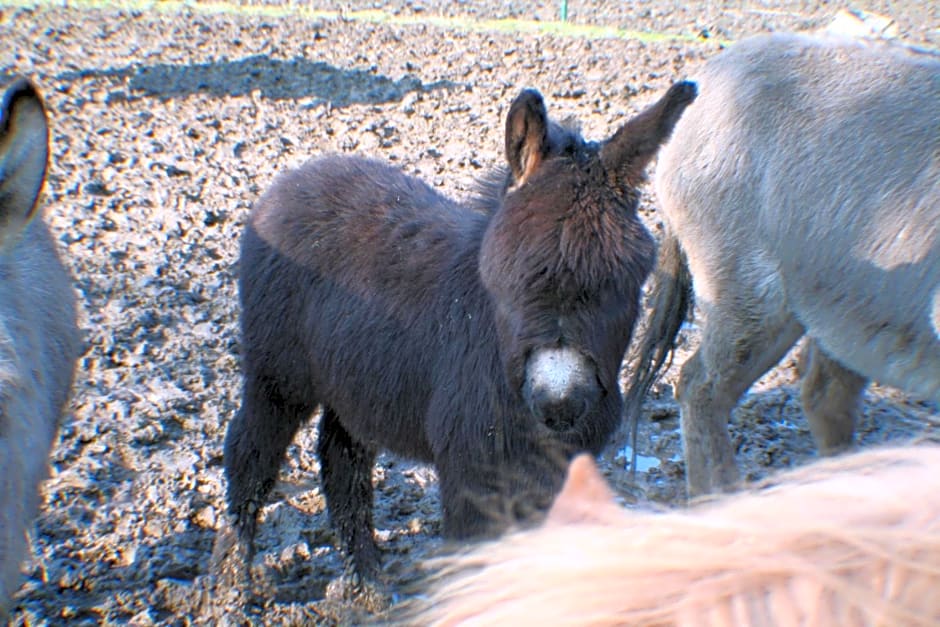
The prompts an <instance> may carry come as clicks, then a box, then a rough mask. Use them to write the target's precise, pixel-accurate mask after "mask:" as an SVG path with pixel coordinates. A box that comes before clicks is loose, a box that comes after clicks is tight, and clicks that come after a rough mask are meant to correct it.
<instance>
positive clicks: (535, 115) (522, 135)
mask: <svg viewBox="0 0 940 627" xmlns="http://www.w3.org/2000/svg"><path fill="white" fill-rule="evenodd" d="M547 153H548V114H547V113H546V111H545V103H544V102H543V101H542V95H541V94H540V93H539V92H537V91H535V90H534V89H524V90H523V91H522V93H520V94H519V95H518V96H516V99H515V100H513V102H512V106H510V107H509V115H508V116H507V117H506V161H508V162H509V168H510V170H511V171H512V178H513V181H514V183H515V184H516V185H521V184H522V183H524V182H525V180H526V179H527V178H528V177H529V176H530V175H531V174H532V173H533V172H535V170H536V169H537V168H538V167H539V164H540V163H541V162H542V159H543V158H544V157H545V155H546V154H547Z"/></svg>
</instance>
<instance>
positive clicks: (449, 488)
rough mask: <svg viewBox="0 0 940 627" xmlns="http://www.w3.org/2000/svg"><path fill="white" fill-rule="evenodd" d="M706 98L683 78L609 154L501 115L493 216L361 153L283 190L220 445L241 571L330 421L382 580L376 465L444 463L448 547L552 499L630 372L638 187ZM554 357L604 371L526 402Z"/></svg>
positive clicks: (255, 259)
mask: <svg viewBox="0 0 940 627" xmlns="http://www.w3.org/2000/svg"><path fill="white" fill-rule="evenodd" d="M694 97H695V87H694V85H693V84H691V83H680V84H677V85H675V86H674V87H673V88H672V89H670V91H669V92H668V93H667V94H666V96H665V97H664V98H663V99H662V100H661V101H659V102H658V103H657V104H655V105H653V106H652V107H651V108H650V109H648V110H647V111H645V112H644V113H642V114H640V115H639V116H637V117H636V118H634V119H633V120H631V121H629V122H627V123H626V124H625V125H624V126H623V127H622V128H621V129H620V130H619V131H618V132H617V133H616V134H614V135H613V136H612V137H611V138H610V139H608V140H606V141H604V142H601V143H594V142H586V141H585V140H583V139H582V138H581V137H580V136H579V135H578V134H577V133H576V132H575V131H573V130H571V129H568V128H563V127H561V126H559V125H557V124H554V123H552V122H550V121H549V119H548V118H547V116H546V113H545V107H544V104H543V102H542V98H541V96H540V95H539V94H538V93H537V92H534V91H531V90H527V91H523V92H522V94H520V96H519V97H518V98H517V99H516V100H515V101H514V103H513V105H512V107H511V109H510V112H509V115H508V118H507V121H506V158H507V161H508V166H509V168H508V172H506V173H503V174H502V175H500V179H499V181H500V182H499V183H494V182H493V181H490V182H489V183H488V184H486V185H484V186H483V187H484V189H485V191H484V193H483V194H482V195H481V197H480V198H479V199H478V201H477V206H462V205H460V204H457V203H455V202H453V201H451V200H449V199H447V198H445V197H443V196H441V195H440V194H438V193H437V192H435V191H434V190H433V189H431V188H430V187H428V186H427V185H425V184H424V183H423V182H421V181H419V180H417V179H414V178H411V177H409V176H406V175H405V174H403V173H402V172H400V171H399V170H398V169H396V168H393V167H390V166H387V165H384V164H382V163H379V162H376V161H372V160H367V159H363V158H358V157H342V156H329V157H324V158H320V159H316V160H313V161H310V162H308V163H307V164H305V165H303V166H302V167H300V168H298V169H296V170H294V171H292V172H287V173H285V174H284V175H282V176H281V177H280V178H279V179H278V180H277V181H276V182H275V183H274V185H273V186H272V188H271V189H270V190H269V191H268V192H267V193H266V194H265V195H264V196H263V197H262V198H261V199H260V200H259V201H258V203H257V205H256V206H255V208H254V210H253V212H252V214H251V217H250V220H249V223H248V227H247V229H246V231H245V234H244V239H243V241H242V255H241V262H240V271H241V277H240V297H241V304H242V318H241V325H242V345H243V354H242V357H243V359H242V363H243V368H244V389H243V404H242V407H241V410H240V411H239V412H238V414H237V415H236V416H235V418H234V420H233V421H232V423H231V424H230V426H229V428H228V433H227V436H226V440H225V471H226V477H227V479H228V503H229V510H230V514H231V515H232V516H233V519H234V526H235V530H236V531H237V534H238V539H237V542H238V545H239V546H240V547H241V550H242V555H243V557H245V558H249V559H250V555H251V543H252V539H253V536H254V533H255V526H256V517H257V510H258V508H259V507H261V505H262V504H263V503H264V500H265V498H266V497H267V495H268V493H269V491H270V490H271V488H272V486H273V485H274V482H275V480H276V478H277V474H278V468H279V466H280V464H281V462H282V460H283V457H284V453H285V450H286V448H287V446H288V445H289V443H290V442H291V441H292V440H293V438H294V435H295V434H296V432H297V430H298V429H299V428H300V426H301V425H302V424H303V423H304V422H305V421H306V420H307V419H309V418H310V417H311V416H312V415H313V414H314V412H315V411H316V409H317V407H322V410H323V411H322V418H321V419H320V436H319V443H318V447H317V448H318V451H317V452H318V455H319V459H320V465H321V480H322V482H323V490H324V493H325V495H326V499H327V505H328V509H329V513H330V518H331V520H332V523H333V525H334V526H335V528H336V529H337V531H338V533H339V536H340V538H341V540H342V542H343V544H344V548H345V549H346V550H347V551H348V553H349V555H350V556H351V558H352V563H353V565H354V567H355V569H356V572H357V573H359V574H361V575H363V576H365V577H367V578H368V577H372V576H374V575H375V574H376V570H377V568H378V565H379V550H378V548H377V546H376V544H375V541H374V539H373V525H372V482H371V476H372V466H373V462H374V461H375V456H376V453H377V452H378V451H379V450H380V449H387V450H390V451H393V452H394V453H397V454H399V455H403V456H406V457H409V458H413V459H418V460H423V461H427V462H432V463H433V464H434V465H435V466H436V468H437V470H438V473H439V477H440V482H441V497H442V500H443V505H444V531H445V534H446V535H447V536H449V537H451V538H468V537H478V536H482V535H490V534H492V533H494V532H498V531H500V530H501V529H503V528H504V527H505V526H506V525H507V524H509V523H513V522H517V521H524V520H526V519H528V518H530V517H531V515H532V514H533V513H534V512H537V511H543V510H544V509H545V508H546V507H547V506H548V505H549V504H550V502H551V500H552V498H553V496H554V494H555V493H556V492H557V490H558V489H559V487H560V484H561V481H562V479H563V477H564V472H565V467H566V464H567V460H568V459H570V457H571V456H572V455H573V454H575V453H577V452H579V451H590V452H592V453H597V452H599V451H600V449H601V447H602V446H603V445H604V444H605V442H606V440H607V438H608V436H609V435H610V434H611V432H612V431H613V430H614V428H615V426H616V424H617V422H618V418H619V415H620V410H621V402H622V401H621V395H620V390H619V385H618V379H617V376H618V371H619V368H620V364H621V361H622V359H623V355H624V352H625V351H626V348H627V345H628V343H629V341H630V337H631V333H632V331H633V326H634V321H635V319H636V316H637V308H638V301H639V296H640V290H641V286H642V284H643V282H644V280H645V279H646V277H647V275H648V274H649V272H650V270H651V268H652V266H653V262H654V243H653V240H652V238H651V237H650V235H649V234H648V233H647V231H646V230H645V229H644V227H643V226H642V224H641V223H640V221H639V220H638V219H637V216H636V209H637V203H638V192H637V187H638V186H639V185H640V184H641V183H642V181H643V170H644V168H645V166H646V165H647V163H648V162H649V160H650V159H651V158H652V157H653V156H654V155H655V153H656V151H657V150H658V148H659V146H660V144H661V143H662V142H663V141H664V140H665V139H666V138H667V137H668V135H669V133H670V132H671V130H672V127H673V125H674V124H675V122H676V120H677V119H678V118H679V116H680V115H681V113H682V111H683V110H684V109H685V107H686V106H687V105H688V104H689V103H690V102H691V101H692V100H693V98H694ZM559 347H569V348H571V349H573V350H574V351H576V352H577V354H578V355H580V356H583V358H584V359H585V363H588V364H590V369H591V371H592V374H591V376H590V377H587V378H586V379H585V380H584V381H579V382H578V386H576V387H575V389H574V390H573V391H572V392H571V394H570V395H569V396H568V397H566V398H564V399H562V401H559V402H558V403H556V404H555V405H553V404H552V403H551V402H548V401H544V400H542V399H539V398H535V397H532V398H528V394H527V393H526V392H525V391H524V390H523V388H525V387H526V385H527V383H526V381H527V372H528V371H527V365H528V360H529V358H530V357H531V355H532V354H533V352H534V351H537V350H540V349H544V348H549V349H552V348H556V349H557V348H559ZM569 401H570V402H569ZM566 403H567V404H566ZM549 425H550V426H549Z"/></svg>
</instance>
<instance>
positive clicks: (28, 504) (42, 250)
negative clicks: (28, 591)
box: [0, 79, 81, 619]
mask: <svg viewBox="0 0 940 627" xmlns="http://www.w3.org/2000/svg"><path fill="white" fill-rule="evenodd" d="M48 153H49V149H48V129H47V127H46V115H45V110H44V108H43V104H42V101H41V100H40V98H39V95H38V94H37V93H36V91H35V89H33V87H32V86H31V85H30V84H29V83H28V82H27V81H26V80H23V79H19V80H16V81H15V82H14V83H13V84H12V85H11V86H10V87H9V88H8V89H7V91H6V93H5V94H4V95H3V102H2V108H0V619H2V618H4V617H5V616H6V615H7V612H8V611H9V603H10V598H11V596H12V594H13V593H14V592H15V591H16V589H17V588H18V587H19V583H20V563H21V562H22V560H23V557H24V555H25V552H26V530H27V529H28V528H29V526H30V525H31V524H32V522H33V519H34V517H35V516H36V512H37V509H38V506H39V483H40V482H41V481H42V480H43V479H44V478H45V477H46V473H47V469H48V463H49V451H50V448H51V447H52V442H53V440H54V439H55V435H56V431H57V429H58V426H59V423H60V421H61V417H62V412H63V409H64V407H65V404H66V402H67V400H68V397H69V391H70V389H71V386H72V378H73V375H74V371H75V360H76V358H77V357H78V355H79V350H80V346H81V342H80V338H79V331H78V326H77V322H76V305H75V294H74V291H73V289H72V285H71V279H70V277H69V274H68V272H67V271H66V269H65V268H64V267H63V265H62V262H61V261H60V260H59V256H58V254H57V252H56V245H55V242H54V241H53V239H52V236H51V235H50V233H49V230H48V228H47V227H46V225H45V224H44V223H43V221H42V219H41V218H39V217H38V216H35V215H34V214H35V213H36V212H37V210H36V204H37V199H38V197H39V192H40V189H41V188H42V185H43V181H44V180H45V175H46V162H47V159H48Z"/></svg>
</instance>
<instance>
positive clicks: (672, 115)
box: [601, 81, 698, 187]
mask: <svg viewBox="0 0 940 627" xmlns="http://www.w3.org/2000/svg"><path fill="white" fill-rule="evenodd" d="M697 95H698V88H697V87H696V85H695V83H693V82H691V81H682V82H680V83H676V84H674V85H673V86H672V87H670V88H669V91H667V92H666V95H665V96H663V97H662V98H660V99H659V101H658V102H656V104H653V105H651V106H650V107H648V108H647V109H646V110H645V111H643V112H641V113H639V114H638V115H637V116H636V117H634V118H632V119H631V120H630V121H629V122H627V123H626V124H624V125H623V126H621V127H620V129H619V130H618V131H617V132H616V133H614V135H613V136H612V137H611V138H610V139H608V140H607V142H606V143H605V144H604V146H603V148H601V161H602V162H603V164H604V166H605V168H607V171H608V172H611V173H613V174H614V175H615V176H616V177H617V179H618V183H620V184H621V185H624V186H630V187H636V186H637V185H639V184H640V183H642V182H643V172H644V170H645V169H646V166H647V165H649V162H650V161H651V160H652V159H653V157H654V156H656V153H657V151H659V147H660V146H662V145H663V144H664V143H665V142H666V140H667V139H669V136H670V135H671V134H672V129H673V128H675V126H676V122H678V121H679V118H680V117H682V113H683V111H685V108H686V107H687V106H689V105H690V104H691V103H692V101H693V100H695V97H696V96H697Z"/></svg>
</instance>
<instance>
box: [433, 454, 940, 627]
mask: <svg viewBox="0 0 940 627" xmlns="http://www.w3.org/2000/svg"><path fill="white" fill-rule="evenodd" d="M938 470H940V447H937V446H924V447H911V448H895V449H885V450H874V451H868V452H864V453H859V454H855V455H851V456H846V457H841V458H836V459H831V460H827V461H823V462H819V463H817V464H815V465H812V466H810V467H807V468H804V469H801V470H797V471H795V472H791V473H789V474H786V475H784V476H782V477H781V478H780V479H779V484H778V485H775V486H771V487H767V488H765V489H762V490H759V491H755V492H750V493H744V494H740V495H736V496H729V497H725V498H724V499H722V500H717V501H713V502H708V503H701V504H699V505H697V506H695V507H693V508H692V509H690V510H688V511H679V512H672V513H649V512H631V511H628V510H625V509H623V508H622V507H620V506H618V505H617V504H616V503H615V502H614V500H613V498H612V495H611V493H610V490H609V489H608V488H607V486H606V484H605V482H604V479H603V478H602V477H601V476H600V474H599V473H598V471H597V469H596V467H595V465H594V462H593V460H592V459H591V458H590V457H588V456H582V457H579V458H577V459H576V460H575V461H574V462H573V463H572V466H571V470H570V473H569V478H568V481H567V483H566V484H565V488H564V490H563V492H562V493H561V495H559V497H558V499H557V501H556V503H555V505H554V507H553V509H552V511H551V513H550V515H549V518H548V521H547V523H546V524H545V525H544V526H543V527H542V528H540V529H537V530H535V531H531V532H526V533H519V534H516V535H514V536H510V537H508V538H506V539H505V540H504V541H503V542H497V543H491V544H488V545H484V546H481V547H479V548H477V549H476V550H474V551H472V552H470V553H467V554H465V555H463V556H461V557H459V558H457V559H455V560H454V561H453V562H446V563H445V564H444V565H443V569H442V575H441V577H440V579H439V580H438V581H437V582H436V584H435V588H434V589H433V591H432V593H431V597H430V600H429V603H428V605H427V607H429V608H430V609H428V610H426V611H425V613H424V614H423V615H422V616H421V617H420V620H419V622H420V624H433V625H458V624H460V625H539V626H540V627H546V626H549V625H636V626H642V625H664V626H665V625H671V626H677V627H678V626H683V627H684V626H692V625H695V626H735V627H741V626H748V625H754V626H758V625H759V626H765V625H779V626H791V625H792V626H796V625H819V626H833V627H835V626H839V627H851V626H862V625H884V626H892V627H898V626H908V625H910V626H913V625H936V624H940V594H937V590H938V589H940V472H938Z"/></svg>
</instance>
